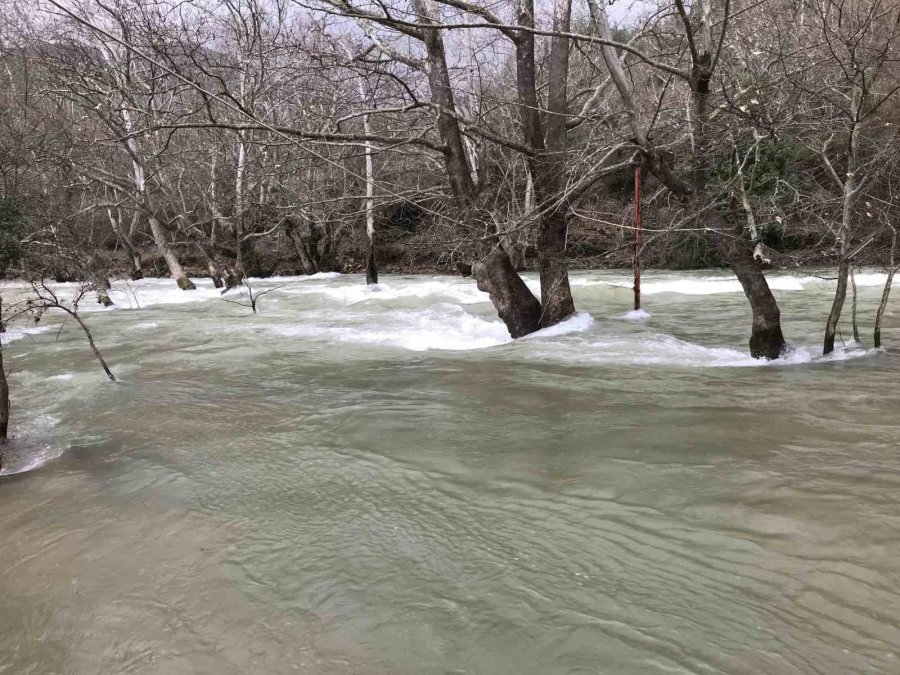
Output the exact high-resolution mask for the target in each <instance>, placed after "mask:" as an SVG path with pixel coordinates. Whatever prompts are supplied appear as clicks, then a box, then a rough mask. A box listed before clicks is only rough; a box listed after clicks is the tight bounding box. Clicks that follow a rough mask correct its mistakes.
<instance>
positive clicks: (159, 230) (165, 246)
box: [150, 216, 196, 291]
mask: <svg viewBox="0 0 900 675" xmlns="http://www.w3.org/2000/svg"><path fill="white" fill-rule="evenodd" d="M150 231H151V232H152V233H153V241H154V242H155V243H156V248H158V249H159V252H160V253H162V255H163V258H165V260H166V265H168V267H169V273H170V274H171V275H172V278H173V279H174V280H175V283H176V284H178V288H180V289H181V290H183V291H192V290H194V289H195V288H196V286H194V282H192V281H191V280H190V279H188V276H187V274H185V273H184V269H182V267H181V262H179V260H178V256H177V255H175V251H173V250H172V247H171V246H169V242H168V241H167V240H166V233H165V230H164V229H163V226H162V223H160V222H159V220H157V219H156V218H154V217H153V216H151V217H150Z"/></svg>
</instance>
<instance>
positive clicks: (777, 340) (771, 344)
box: [711, 211, 787, 359]
mask: <svg viewBox="0 0 900 675" xmlns="http://www.w3.org/2000/svg"><path fill="white" fill-rule="evenodd" d="M712 220H713V223H714V225H715V226H716V227H717V228H718V231H714V232H713V233H712V235H711V237H712V242H713V245H714V246H715V247H716V250H718V251H719V253H720V254H721V256H722V257H723V258H725V260H726V261H727V262H728V264H729V266H730V267H731V269H732V270H733V271H734V273H735V275H736V276H737V278H738V281H739V282H740V284H741V288H743V289H744V295H746V296H747V301H748V302H749V303H750V309H751V311H752V313H753V324H752V327H751V330H750V356H752V357H753V358H755V359H761V358H764V359H777V358H778V357H780V356H781V355H782V354H784V351H785V349H787V343H786V342H785V340H784V334H783V333H782V332H781V312H780V310H779V309H778V303H777V302H776V301H775V296H774V295H772V290H771V289H770V288H769V282H767V281H766V277H765V275H764V274H763V273H762V270H761V269H760V267H759V264H758V263H757V261H756V259H755V258H754V257H753V244H752V243H751V242H749V241H747V240H746V239H745V238H744V237H743V236H742V235H743V233H742V232H737V233H735V236H734V237H729V236H727V234H726V232H727V228H728V223H727V222H726V221H725V218H724V217H723V216H722V215H721V214H720V213H719V212H718V211H713V213H712Z"/></svg>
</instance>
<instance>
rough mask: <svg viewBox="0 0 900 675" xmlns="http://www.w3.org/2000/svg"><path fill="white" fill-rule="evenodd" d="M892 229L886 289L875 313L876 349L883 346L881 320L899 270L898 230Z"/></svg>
mask: <svg viewBox="0 0 900 675" xmlns="http://www.w3.org/2000/svg"><path fill="white" fill-rule="evenodd" d="M891 229H892V230H893V236H892V237H891V257H890V266H889V267H888V274H887V279H886V280H885V282H884V290H882V291H881V302H879V303H878V311H877V312H876V314H875V330H874V334H873V339H874V343H875V349H880V348H881V322H882V319H883V318H884V312H885V311H886V310H887V305H888V298H889V297H890V295H891V284H892V283H893V281H894V273H895V272H896V271H897V267H896V265H895V263H894V254H895V253H896V250H897V230H894V228H891Z"/></svg>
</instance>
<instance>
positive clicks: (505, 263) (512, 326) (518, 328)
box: [472, 242, 541, 338]
mask: <svg viewBox="0 0 900 675" xmlns="http://www.w3.org/2000/svg"><path fill="white" fill-rule="evenodd" d="M486 248H487V247H486ZM472 276H474V277H475V282H476V285H477V286H478V289H479V290H480V291H483V292H485V293H487V294H488V295H489V296H490V298H491V303H493V305H494V307H495V308H496V310H497V314H498V315H499V316H500V319H501V320H502V321H503V323H505V324H506V328H507V329H508V330H509V334H510V336H512V337H513V338H520V337H522V336H524V335H528V334H529V333H534V332H535V331H536V330H539V329H540V327H541V303H540V302H538V300H537V298H535V297H534V294H533V293H532V292H531V290H530V289H529V288H528V286H526V285H525V282H524V281H523V280H522V277H520V276H519V275H518V274H516V271H515V270H514V269H513V266H512V263H510V261H509V256H508V255H506V252H505V251H504V250H503V249H502V248H501V247H500V246H499V245H496V242H495V245H493V246H490V248H488V250H487V251H485V254H484V255H482V256H481V259H480V260H477V261H476V262H474V263H473V264H472Z"/></svg>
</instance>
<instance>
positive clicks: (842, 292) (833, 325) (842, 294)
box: [822, 256, 850, 354]
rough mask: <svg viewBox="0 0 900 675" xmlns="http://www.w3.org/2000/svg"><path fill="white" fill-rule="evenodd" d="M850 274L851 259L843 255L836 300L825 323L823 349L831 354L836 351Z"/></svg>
mask: <svg viewBox="0 0 900 675" xmlns="http://www.w3.org/2000/svg"><path fill="white" fill-rule="evenodd" d="M849 276H850V261H849V260H848V259H847V257H846V256H842V257H841V262H840V264H839V265H838V282H837V289H836V290H835V292H834V302H833V303H832V304H831V312H829V314H828V321H827V322H826V324H825V346H824V348H823V350H822V353H823V354H830V353H831V352H833V351H834V338H835V334H836V333H837V325H838V321H840V319H841V310H842V309H843V308H844V300H845V299H846V297H847V279H848V277H849Z"/></svg>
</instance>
